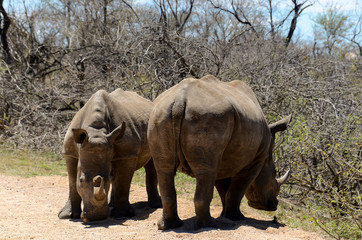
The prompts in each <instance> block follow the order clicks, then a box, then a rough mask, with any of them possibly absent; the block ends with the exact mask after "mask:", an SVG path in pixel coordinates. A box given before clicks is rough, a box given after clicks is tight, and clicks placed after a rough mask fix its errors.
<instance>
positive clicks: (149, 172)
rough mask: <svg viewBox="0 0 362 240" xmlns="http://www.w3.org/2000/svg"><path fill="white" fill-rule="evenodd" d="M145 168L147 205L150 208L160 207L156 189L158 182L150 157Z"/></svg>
mask: <svg viewBox="0 0 362 240" xmlns="http://www.w3.org/2000/svg"><path fill="white" fill-rule="evenodd" d="M145 170H146V189H147V196H148V205H149V206H150V207H151V208H161V207H162V202H161V198H160V195H159V194H158V190H157V183H158V181H157V173H156V169H155V166H154V164H153V160H152V158H151V160H150V161H148V163H147V164H146V165H145Z"/></svg>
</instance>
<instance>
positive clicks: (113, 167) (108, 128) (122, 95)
mask: <svg viewBox="0 0 362 240" xmlns="http://www.w3.org/2000/svg"><path fill="white" fill-rule="evenodd" d="M151 109H152V103H151V102H150V101H149V100H146V99H144V98H142V97H140V96H139V95H137V94H136V93H134V92H129V91H123V90H122V89H117V90H115V91H113V92H112V93H107V92H106V91H104V90H100V91H98V92H96V93H95V94H94V95H93V96H92V97H91V98H90V99H89V100H88V102H87V103H86V104H85V105H84V106H83V108H81V109H80V110H79V111H78V112H77V113H76V115H75V116H74V118H73V120H72V122H71V123H70V126H69V128H68V131H67V133H66V135H65V138H64V145H63V155H64V156H65V159H66V165H67V170H68V177H69V199H68V201H67V202H66V204H65V206H64V207H63V208H62V209H61V211H60V212H59V214H58V217H59V218H61V219H67V218H82V219H83V220H84V221H93V220H102V219H105V218H107V217H108V216H109V206H111V209H112V210H111V216H112V217H116V218H117V217H124V216H126V217H129V216H133V215H134V210H133V209H132V207H131V205H130V203H129V199H128V197H129V189H130V184H131V180H132V177H133V173H134V171H136V170H137V169H139V168H141V167H142V166H144V167H145V170H146V187H147V193H148V203H149V205H150V206H151V207H161V199H160V197H159V195H158V191H157V175H156V171H155V168H154V165H153V162H152V159H151V155H150V151H149V147H148V143H147V124H148V118H149V113H150V112H151ZM111 184H112V191H111V199H110V203H109V205H108V192H109V189H110V185H111ZM81 201H83V211H82V209H81Z"/></svg>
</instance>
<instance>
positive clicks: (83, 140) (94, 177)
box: [72, 123, 125, 221]
mask: <svg viewBox="0 0 362 240" xmlns="http://www.w3.org/2000/svg"><path fill="white" fill-rule="evenodd" d="M72 131H73V137H74V141H75V142H76V143H78V144H79V145H78V146H79V161H78V168H77V183H76V186H77V191H78V194H79V195H80V196H81V198H82V201H83V211H82V214H81V218H82V220H83V221H96V220H102V219H106V218H108V216H109V207H108V192H109V189H110V185H111V182H112V174H111V171H112V159H113V154H114V151H113V149H114V144H115V143H116V141H118V140H119V139H120V138H121V137H122V136H123V135H124V132H125V123H123V124H122V125H120V126H119V127H117V128H116V129H114V130H113V131H112V132H111V133H109V134H106V133H105V129H91V128H89V129H88V131H87V130H85V129H72Z"/></svg>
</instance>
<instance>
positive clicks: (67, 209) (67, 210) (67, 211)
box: [58, 202, 81, 219]
mask: <svg viewBox="0 0 362 240" xmlns="http://www.w3.org/2000/svg"><path fill="white" fill-rule="evenodd" d="M80 213H81V211H80V210H79V211H72V208H71V206H70V203H69V202H67V203H66V204H65V206H64V207H63V208H62V210H60V211H59V213H58V218H59V219H71V218H73V219H77V218H80Z"/></svg>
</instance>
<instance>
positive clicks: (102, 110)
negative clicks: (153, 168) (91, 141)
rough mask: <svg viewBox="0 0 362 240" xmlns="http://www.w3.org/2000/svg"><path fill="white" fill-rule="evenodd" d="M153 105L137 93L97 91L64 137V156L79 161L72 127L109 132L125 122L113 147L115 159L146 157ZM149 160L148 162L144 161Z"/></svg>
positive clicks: (76, 116) (78, 113)
mask: <svg viewBox="0 0 362 240" xmlns="http://www.w3.org/2000/svg"><path fill="white" fill-rule="evenodd" d="M151 109H152V102H150V101H149V100H147V99H144V98H142V97H140V96H139V95H138V94H136V93H134V92H129V91H123V90H122V89H117V90H115V91H113V92H112V93H107V92H106V91H104V90H100V91H97V92H96V93H95V94H93V95H92V96H91V98H90V99H89V100H88V101H87V103H86V104H85V105H84V106H83V108H82V109H80V110H79V111H78V112H77V113H76V114H75V116H74V118H73V120H72V121H71V123H70V126H69V128H68V131H67V133H66V136H65V138H64V148H63V154H64V155H71V156H74V157H76V158H78V150H77V146H76V144H75V142H74V140H73V134H72V129H73V128H82V129H86V130H87V129H89V128H97V129H101V128H104V129H105V130H106V133H110V132H111V131H113V130H114V129H115V128H116V127H118V126H119V125H121V124H122V122H125V123H126V131H125V134H124V136H123V137H122V140H121V141H119V144H117V145H116V146H115V157H114V160H116V159H129V158H136V157H141V158H149V155H150V154H149V149H148V146H147V138H146V132H147V123H148V118H149V113H150V111H151ZM147 160H148V159H147Z"/></svg>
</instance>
